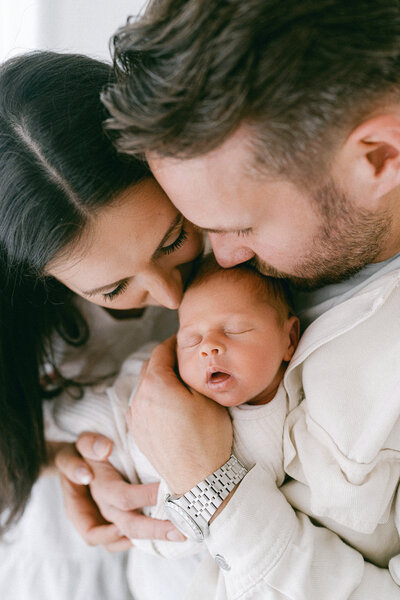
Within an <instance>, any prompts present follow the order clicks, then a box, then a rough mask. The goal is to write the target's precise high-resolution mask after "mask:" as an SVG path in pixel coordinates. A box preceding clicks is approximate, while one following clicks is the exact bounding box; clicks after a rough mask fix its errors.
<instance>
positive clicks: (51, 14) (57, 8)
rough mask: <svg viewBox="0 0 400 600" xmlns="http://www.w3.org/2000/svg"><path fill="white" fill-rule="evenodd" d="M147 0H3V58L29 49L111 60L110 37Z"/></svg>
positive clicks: (0, 49) (0, 17)
mask: <svg viewBox="0 0 400 600" xmlns="http://www.w3.org/2000/svg"><path fill="white" fill-rule="evenodd" d="M145 4H146V0H0V62H3V61H4V60H6V59H7V58H9V57H11V56H14V55H15V54H21V53H23V52H26V51H28V50H33V49H41V50H59V51H64V52H70V51H72V52H81V53H83V54H88V55H89V56H92V57H94V58H102V59H105V60H110V53H109V40H110V37H111V35H112V34H113V33H114V32H115V31H116V29H117V28H118V27H120V26H121V25H123V24H124V23H125V22H126V19H127V17H128V16H129V15H133V16H135V15H138V14H139V12H140V11H141V9H142V8H143V6H144V5H145Z"/></svg>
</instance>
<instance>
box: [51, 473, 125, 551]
mask: <svg viewBox="0 0 400 600" xmlns="http://www.w3.org/2000/svg"><path fill="white" fill-rule="evenodd" d="M60 479H61V487H62V491H63V496H64V505H65V510H66V513H67V516H68V517H69V519H70V520H71V522H72V524H73V525H74V527H75V529H76V530H77V532H78V533H79V535H80V536H81V537H82V538H83V539H84V540H85V542H86V543H87V544H89V545H90V546H97V545H103V546H107V545H108V544H115V543H116V542H118V541H120V540H121V537H122V536H121V533H120V532H119V530H118V528H117V527H116V526H115V525H113V524H110V523H107V522H106V521H105V520H104V518H103V517H102V516H101V514H100V513H99V511H98V510H97V507H96V505H95V504H94V503H93V500H92V498H91V496H90V493H89V490H88V488H87V487H85V486H82V485H76V484H74V483H72V482H71V481H69V480H68V479H67V478H66V477H64V476H63V475H60Z"/></svg>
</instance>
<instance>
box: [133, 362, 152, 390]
mask: <svg viewBox="0 0 400 600" xmlns="http://www.w3.org/2000/svg"><path fill="white" fill-rule="evenodd" d="M149 362H150V361H148V360H146V361H145V362H144V363H143V365H142V368H141V369H140V373H139V377H138V383H137V386H136V387H137V388H138V387H139V386H140V384H141V383H142V381H143V379H144V378H145V377H146V373H147V369H148V366H149Z"/></svg>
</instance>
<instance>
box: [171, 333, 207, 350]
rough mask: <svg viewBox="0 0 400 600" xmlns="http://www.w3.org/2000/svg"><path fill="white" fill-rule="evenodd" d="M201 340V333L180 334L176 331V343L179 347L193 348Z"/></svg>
mask: <svg viewBox="0 0 400 600" xmlns="http://www.w3.org/2000/svg"><path fill="white" fill-rule="evenodd" d="M201 340H202V337H201V335H182V336H180V335H179V333H178V336H177V344H178V346H179V348H194V347H195V346H198V345H199V344H200V342H201Z"/></svg>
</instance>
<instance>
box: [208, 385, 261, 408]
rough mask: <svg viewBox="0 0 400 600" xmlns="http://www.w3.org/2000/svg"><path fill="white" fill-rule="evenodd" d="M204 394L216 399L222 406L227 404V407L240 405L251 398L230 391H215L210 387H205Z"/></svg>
mask: <svg viewBox="0 0 400 600" xmlns="http://www.w3.org/2000/svg"><path fill="white" fill-rule="evenodd" d="M202 393H203V395H204V396H207V398H210V400H214V402H217V403H218V404H220V405H221V406H225V407H227V408H229V407H231V406H240V404H245V403H246V402H248V400H249V398H248V397H247V395H246V396H244V395H243V394H229V393H228V392H215V391H213V390H210V389H204V390H203V391H202Z"/></svg>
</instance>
